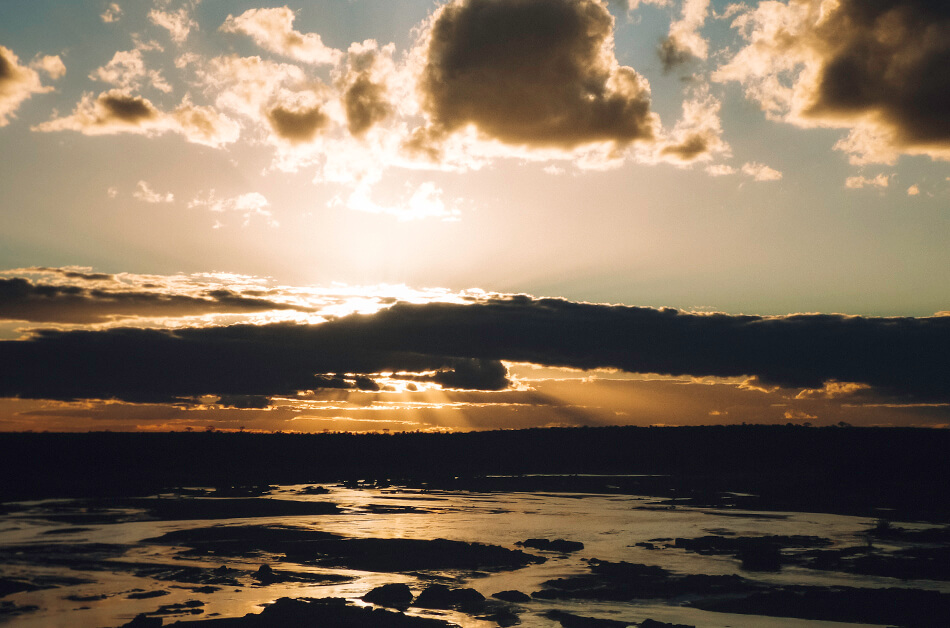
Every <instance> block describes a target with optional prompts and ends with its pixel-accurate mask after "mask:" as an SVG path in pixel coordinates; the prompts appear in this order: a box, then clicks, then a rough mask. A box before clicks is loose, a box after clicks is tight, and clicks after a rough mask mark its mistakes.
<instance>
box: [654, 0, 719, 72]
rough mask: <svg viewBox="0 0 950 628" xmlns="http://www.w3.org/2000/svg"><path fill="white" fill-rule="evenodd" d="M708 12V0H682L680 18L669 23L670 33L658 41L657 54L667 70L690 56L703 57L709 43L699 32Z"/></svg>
mask: <svg viewBox="0 0 950 628" xmlns="http://www.w3.org/2000/svg"><path fill="white" fill-rule="evenodd" d="M708 13H709V0H683V9H682V14H681V15H680V18H679V19H678V20H676V21H674V22H673V23H671V24H670V34H669V35H668V36H667V37H666V38H665V39H664V40H663V41H662V42H660V47H659V55H660V61H661V62H662V63H663V68H664V69H665V70H667V71H669V70H671V69H672V68H674V67H675V66H677V65H680V64H682V63H685V62H686V61H688V60H689V59H690V58H692V57H696V58H697V59H705V58H706V57H707V56H708V54H709V44H708V42H707V41H706V40H705V39H704V38H703V36H702V35H701V34H700V33H699V31H700V29H701V28H702V27H703V24H705V22H706V16H707V14H708Z"/></svg>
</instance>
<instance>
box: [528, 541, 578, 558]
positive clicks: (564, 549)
mask: <svg viewBox="0 0 950 628" xmlns="http://www.w3.org/2000/svg"><path fill="white" fill-rule="evenodd" d="M515 545H518V546H520V547H530V548H533V549H539V550H542V551H546V552H561V553H562V554H567V553H570V552H577V551H580V550H582V549H584V544H583V543H581V542H579V541H565V540H564V539H555V540H553V541H551V540H550V539H528V540H526V541H519V542H518V543H515Z"/></svg>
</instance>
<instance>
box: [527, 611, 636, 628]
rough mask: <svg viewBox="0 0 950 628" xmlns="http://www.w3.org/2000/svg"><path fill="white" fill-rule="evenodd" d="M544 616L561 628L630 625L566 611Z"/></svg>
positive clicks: (625, 626)
mask: <svg viewBox="0 0 950 628" xmlns="http://www.w3.org/2000/svg"><path fill="white" fill-rule="evenodd" d="M544 616H545V617H547V618H548V619H553V620H554V621H556V622H558V623H559V624H561V626H563V628H627V626H630V625H632V624H630V622H626V621H617V620H616V619H597V618H595V617H583V616H581V615H575V614H574V613H568V612H566V611H548V612H546V613H545V614H544Z"/></svg>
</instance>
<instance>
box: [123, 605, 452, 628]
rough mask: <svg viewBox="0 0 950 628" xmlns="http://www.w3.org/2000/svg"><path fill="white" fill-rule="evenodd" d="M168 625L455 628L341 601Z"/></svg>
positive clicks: (273, 607) (203, 627)
mask: <svg viewBox="0 0 950 628" xmlns="http://www.w3.org/2000/svg"><path fill="white" fill-rule="evenodd" d="M156 619H158V620H159V623H150V624H144V623H139V624H136V623H135V621H138V618H136V620H133V621H132V622H130V623H128V624H125V625H124V626H123V628H139V626H149V627H151V626H161V625H162V624H161V623H160V622H161V620H160V619H159V618H156V617H150V618H147V620H149V621H153V620H156ZM169 625H171V626H178V627H180V628H186V627H194V628H314V627H316V626H327V627H331V626H332V627H333V628H450V627H454V628H458V627H457V626H456V625H455V624H451V623H449V622H445V621H442V620H439V619H428V618H422V617H411V616H409V615H404V614H403V613H397V612H395V611H387V610H383V609H373V608H365V607H358V606H352V605H350V604H349V603H347V601H346V600H344V599H341V598H324V599H319V600H314V599H291V598H281V599H279V600H277V601H276V602H274V603H273V604H271V605H270V606H268V607H267V608H265V609H264V610H263V611H262V612H261V613H258V614H248V615H245V616H244V617H236V618H223V619H205V620H198V621H194V620H190V621H179V622H175V623H174V624H169Z"/></svg>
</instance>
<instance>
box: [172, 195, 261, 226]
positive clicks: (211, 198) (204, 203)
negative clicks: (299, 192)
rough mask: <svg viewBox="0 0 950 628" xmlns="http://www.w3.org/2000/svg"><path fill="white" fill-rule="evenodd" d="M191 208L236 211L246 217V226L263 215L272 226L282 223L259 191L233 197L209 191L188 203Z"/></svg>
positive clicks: (217, 211) (224, 211)
mask: <svg viewBox="0 0 950 628" xmlns="http://www.w3.org/2000/svg"><path fill="white" fill-rule="evenodd" d="M188 207H189V208H194V207H206V208H208V210H209V211H212V212H215V213H219V214H223V213H229V212H235V213H238V214H241V215H242V216H243V217H244V226H245V227H246V226H248V225H249V224H250V221H251V218H252V217H254V216H260V217H262V218H263V219H264V220H265V221H266V222H267V224H268V225H270V226H271V227H278V226H280V223H278V222H277V221H276V220H274V215H273V214H272V213H271V211H270V210H269V209H266V208H267V207H270V202H269V201H268V200H267V198H266V197H265V196H264V195H263V194H261V193H259V192H248V193H246V194H240V195H238V196H235V197H232V198H218V197H217V195H216V194H215V191H214V190H211V191H210V192H208V194H207V195H206V196H204V197H200V196H199V197H196V198H195V199H194V200H192V201H191V202H189V203H188Z"/></svg>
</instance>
